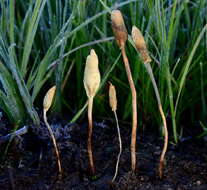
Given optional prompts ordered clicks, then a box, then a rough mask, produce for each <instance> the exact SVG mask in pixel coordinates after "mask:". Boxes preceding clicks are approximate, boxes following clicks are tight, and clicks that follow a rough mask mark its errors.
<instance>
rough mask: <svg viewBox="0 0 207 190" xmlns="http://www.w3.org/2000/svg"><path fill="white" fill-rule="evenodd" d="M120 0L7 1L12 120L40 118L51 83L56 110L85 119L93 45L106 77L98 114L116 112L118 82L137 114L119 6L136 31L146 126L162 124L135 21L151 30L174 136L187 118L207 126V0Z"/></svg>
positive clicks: (1, 89) (4, 91)
mask: <svg viewBox="0 0 207 190" xmlns="http://www.w3.org/2000/svg"><path fill="white" fill-rule="evenodd" d="M116 2H117V1H116V0H99V1H92V0H88V1H82V0H77V1H74V0H69V1H66V0H63V1H59V0H36V1H35V0H31V1H26V2H25V1H23V0H19V1H14V0H10V1H9V0H6V1H5V0H0V6H1V10H2V12H1V15H0V61H1V63H0V106H1V108H2V109H3V110H4V111H5V113H7V115H8V117H9V118H10V120H11V121H12V122H14V123H19V121H21V123H25V122H27V121H26V120H25V119H26V118H27V116H30V118H31V119H32V121H33V122H34V123H35V124H38V123H39V117H38V114H37V112H36V110H35V108H34V106H35V107H39V108H40V109H41V107H40V106H41V104H42V99H43V95H44V93H45V90H46V89H45V88H47V89H48V88H49V86H51V85H54V83H55V85H56V86H57V93H56V99H55V104H54V106H53V111H54V112H56V113H61V111H62V110H67V112H65V113H67V115H68V121H73V122H74V121H76V120H77V119H78V118H80V115H83V114H82V113H83V112H84V110H85V108H86V105H87V103H86V101H87V98H86V95H85V91H84V88H83V82H82V80H83V70H84V66H85V61H86V56H87V55H88V53H89V51H90V49H91V48H94V49H95V50H96V52H97V55H98V57H99V62H100V64H99V67H100V71H101V74H102V79H103V80H102V85H101V88H100V91H99V93H98V95H97V97H96V98H95V102H94V106H95V107H94V111H95V112H96V116H99V117H111V114H110V112H108V110H109V106H108V96H107V90H106V83H107V81H108V80H110V81H111V82H112V83H113V84H114V85H115V86H116V89H117V96H118V97H117V98H118V102H119V103H118V114H119V118H120V119H122V120H123V119H124V120H129V119H130V115H131V95H130V89H129V85H128V81H127V78H126V73H125V70H124V65H123V62H122V60H121V58H120V50H119V48H118V47H117V45H116V43H114V41H113V38H112V36H113V35H112V30H111V21H110V14H109V12H110V11H111V10H112V9H113V8H119V9H120V10H121V11H122V13H123V16H124V19H125V22H126V26H127V29H128V33H129V42H127V55H128V57H129V61H130V66H131V70H132V74H133V78H134V81H135V83H136V89H137V96H138V97H137V99H138V122H139V126H140V127H142V125H143V124H150V125H156V124H161V123H162V122H161V120H160V116H159V112H158V108H157V102H156V98H155V94H154V91H153V86H152V84H151V81H150V77H149V76H148V73H147V71H146V69H145V67H144V65H143V64H142V62H141V60H140V59H139V56H138V55H137V52H136V51H135V49H134V47H133V46H132V44H131V43H130V34H131V27H132V25H136V26H137V27H139V28H140V30H141V31H142V32H143V34H144V35H145V39H146V42H147V45H148V48H149V51H150V55H151V57H152V60H153V62H152V63H151V66H152V70H153V73H154V75H155V79H156V82H157V86H158V89H159V92H160V95H161V102H162V104H163V109H164V112H165V115H166V116H167V119H168V123H169V124H170V123H172V131H171V130H170V132H171V134H173V136H174V141H175V142H177V141H178V133H179V130H181V128H180V124H181V123H183V122H184V120H185V119H186V118H187V119H188V123H189V122H190V123H191V124H193V123H194V122H196V121H201V122H202V123H204V125H206V119H205V118H206V101H205V100H206V94H205V89H206V87H207V80H206V79H205V76H206V71H207V62H206V55H207V47H206V46H207V32H206V30H207V29H206V28H207V26H206V25H205V23H206V21H207V16H206V12H207V2H206V1H203V0H198V1H188V0H183V1H179V0H175V1H170V0H166V1H161V0H146V1H139V0H127V1H119V4H117V3H116ZM63 83H64V85H63ZM44 87H45V88H44ZM195 112H196V114H195ZM190 118H191V119H190ZM189 120H190V121H189ZM169 126H170V125H169ZM170 128H171V127H170Z"/></svg>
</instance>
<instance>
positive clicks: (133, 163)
mask: <svg viewBox="0 0 207 190" xmlns="http://www.w3.org/2000/svg"><path fill="white" fill-rule="evenodd" d="M121 53H122V57H123V61H124V65H125V70H126V73H127V78H128V81H129V85H130V89H131V93H132V112H133V119H132V136H131V170H132V171H133V172H134V171H135V169H136V136H137V93H136V89H135V85H134V81H133V79H132V74H131V70H130V66H129V61H128V58H127V55H126V50H125V45H124V44H122V45H121Z"/></svg>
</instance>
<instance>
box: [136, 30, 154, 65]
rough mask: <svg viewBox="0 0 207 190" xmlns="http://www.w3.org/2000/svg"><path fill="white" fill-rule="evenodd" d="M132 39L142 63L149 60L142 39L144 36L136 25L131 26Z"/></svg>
mask: <svg viewBox="0 0 207 190" xmlns="http://www.w3.org/2000/svg"><path fill="white" fill-rule="evenodd" d="M132 39H133V41H134V44H135V46H136V48H137V50H138V51H139V53H140V55H141V58H142V60H143V62H144V63H149V62H151V58H150V56H149V53H148V49H147V46H146V43H145V40H144V36H143V35H142V33H141V31H140V30H139V29H138V28H137V27H136V26H133V27H132Z"/></svg>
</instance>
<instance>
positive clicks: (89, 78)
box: [83, 49, 101, 176]
mask: <svg viewBox="0 0 207 190" xmlns="http://www.w3.org/2000/svg"><path fill="white" fill-rule="evenodd" d="M100 80H101V77H100V72H99V69H98V56H97V55H96V52H95V51H94V50H93V49H92V50H91V51H90V55H88V57H87V59H86V65H85V71H84V79H83V83H84V88H85V91H86V94H87V97H88V140H87V150H88V158H89V165H90V170H91V174H92V176H93V175H94V174H95V168H94V162H93V152H92V140H91V139H92V133H93V118H92V110H93V98H94V96H95V95H96V92H97V90H98V88H99V84H100Z"/></svg>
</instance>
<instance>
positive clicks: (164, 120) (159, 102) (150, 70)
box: [144, 63, 168, 178]
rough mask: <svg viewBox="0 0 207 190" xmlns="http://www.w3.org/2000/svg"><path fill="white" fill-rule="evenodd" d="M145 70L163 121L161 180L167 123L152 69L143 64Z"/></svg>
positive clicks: (166, 138) (166, 144) (166, 140)
mask: <svg viewBox="0 0 207 190" xmlns="http://www.w3.org/2000/svg"><path fill="white" fill-rule="evenodd" d="M144 66H145V68H146V69H147V72H148V74H149V76H150V79H151V81H152V85H153V88H154V91H155V95H156V98H157V102H158V107H159V111H160V115H161V117H162V121H163V127H164V135H165V139H164V146H163V150H162V153H161V156H160V164H159V177H160V178H162V176H163V168H164V158H165V153H166V151H167V146H168V130H167V122H166V118H165V114H164V112H163V109H162V104H161V100H160V94H159V91H158V88H157V84H156V82H155V78H154V75H153V72H152V68H151V65H150V64H149V63H144Z"/></svg>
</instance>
